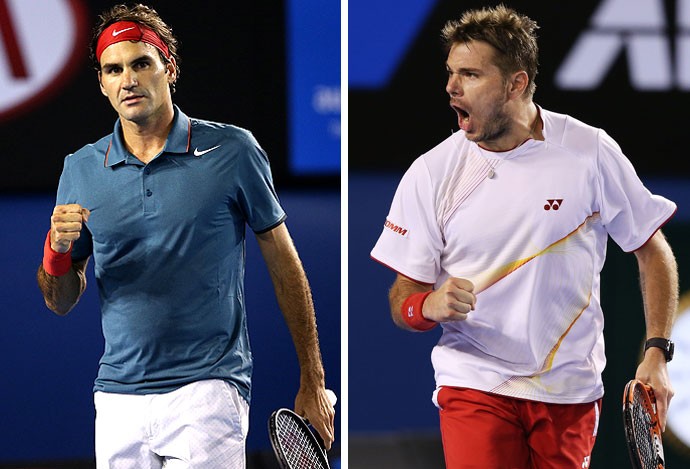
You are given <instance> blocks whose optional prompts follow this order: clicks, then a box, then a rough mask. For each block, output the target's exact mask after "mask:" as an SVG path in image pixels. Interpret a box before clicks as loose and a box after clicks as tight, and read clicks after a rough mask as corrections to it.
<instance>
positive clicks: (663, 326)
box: [635, 231, 678, 428]
mask: <svg viewBox="0 0 690 469" xmlns="http://www.w3.org/2000/svg"><path fill="white" fill-rule="evenodd" d="M635 256H637V263H638V265H639V268H640V286H641V289H642V298H643V300H644V312H645V323H646V327H647V335H646V337H647V338H648V339H649V338H651V337H665V338H670V337H671V328H672V326H673V321H674V317H675V313H676V311H677V309H678V267H677V265H676V260H675V257H674V256H673V252H672V251H671V247H670V246H669V244H668V242H667V241H666V238H664V235H663V234H662V233H661V231H657V233H656V234H655V235H654V236H652V238H651V239H650V240H649V241H648V242H647V244H645V245H644V246H643V247H641V248H640V249H638V250H637V251H635ZM635 377H636V378H637V379H639V380H641V381H643V382H645V383H648V384H650V385H651V386H652V388H653V389H654V393H655V395H656V398H657V407H658V412H659V419H660V422H661V426H662V428H666V413H667V410H668V405H669V403H670V402H671V398H672V397H673V388H672V387H671V382H670V380H669V376H668V370H667V368H666V359H665V357H664V354H663V352H662V350H661V349H658V348H656V347H650V348H649V349H648V350H647V352H646V353H645V356H644V358H643V360H642V363H640V365H639V366H638V368H637V373H636V375H635Z"/></svg>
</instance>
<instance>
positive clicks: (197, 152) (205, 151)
mask: <svg viewBox="0 0 690 469" xmlns="http://www.w3.org/2000/svg"><path fill="white" fill-rule="evenodd" d="M216 148H220V145H216V146H215V147H213V148H209V149H208V150H201V151H200V150H199V149H198V148H195V149H194V156H201V155H205V154H206V153H208V152H209V151H213V150H215V149H216Z"/></svg>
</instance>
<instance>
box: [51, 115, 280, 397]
mask: <svg viewBox="0 0 690 469" xmlns="http://www.w3.org/2000/svg"><path fill="white" fill-rule="evenodd" d="M57 203H58V204H69V203H77V204H80V205H82V206H83V207H86V208H88V209H89V210H91V217H90V218H89V221H88V223H86V225H85V228H84V229H83V231H82V234H81V237H80V238H79V240H77V241H76V242H75V243H74V245H73V248H72V259H73V260H82V259H85V258H87V257H89V256H92V257H93V264H94V271H95V277H96V283H97V286H98V291H99V295H100V306H101V323H102V327H103V335H104V337H105V351H104V353H103V356H102V358H101V360H100V362H99V369H98V377H97V378H96V381H95V386H94V389H95V390H96V391H105V392H116V393H125V394H149V393H160V392H169V391H172V390H174V389H177V388H178V387H180V386H183V385H185V384H188V383H191V382H194V381H198V380H202V379H213V378H220V379H223V380H226V381H229V382H230V383H231V384H233V385H235V386H236V387H237V389H238V390H239V392H240V394H241V395H242V396H243V397H244V398H245V399H246V400H247V401H249V395H250V378H251V370H252V357H251V352H250V349H249V339H248V335H247V322H246V315H245V305H244V301H245V300H244V265H245V226H249V227H250V229H251V230H253V231H254V232H256V233H261V232H265V231H268V230H270V229H272V228H274V227H276V226H278V225H279V224H280V223H282V222H283V221H284V219H285V212H284V211H283V209H282V208H281V206H280V203H279V200H278V197H277V195H276V192H275V190H274V188H273V182H272V178H271V172H270V168H269V162H268V158H267V156H266V154H265V153H264V151H263V150H262V149H261V147H260V146H259V144H258V143H257V141H256V140H255V139H254V137H253V136H252V134H251V133H250V132H248V131H247V130H244V129H241V128H238V127H235V126H232V125H226V124H219V123H215V122H208V121H203V120H199V119H193V118H189V117H187V116H186V115H185V114H183V113H182V112H181V111H180V109H179V108H177V107H175V117H174V122H173V127H172V130H171V131H170V134H169V135H168V139H167V142H166V144H165V147H164V149H163V151H162V152H161V153H160V154H159V155H158V156H157V157H156V158H155V159H153V160H152V161H151V162H150V163H149V164H146V165H145V164H143V163H142V162H141V161H139V160H138V159H137V158H135V157H134V156H133V155H132V154H130V153H129V152H128V151H127V150H126V148H125V145H124V142H123V140H122V128H121V125H120V121H119V120H118V121H117V122H116V123H115V129H114V132H113V133H112V134H111V135H108V136H106V137H104V138H102V139H101V140H99V141H98V142H96V143H94V144H91V145H86V146H85V147H83V148H81V149H80V150H79V151H77V152H76V153H74V154H71V155H69V156H67V157H66V158H65V163H64V169H63V172H62V176H61V177H60V185H59V188H58V195H57Z"/></svg>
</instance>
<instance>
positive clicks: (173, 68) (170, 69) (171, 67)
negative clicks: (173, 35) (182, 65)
mask: <svg viewBox="0 0 690 469" xmlns="http://www.w3.org/2000/svg"><path fill="white" fill-rule="evenodd" d="M165 68H166V69H167V71H166V73H167V74H168V83H175V82H176V81H177V62H175V57H170V60H169V61H168V62H166V63H165Z"/></svg>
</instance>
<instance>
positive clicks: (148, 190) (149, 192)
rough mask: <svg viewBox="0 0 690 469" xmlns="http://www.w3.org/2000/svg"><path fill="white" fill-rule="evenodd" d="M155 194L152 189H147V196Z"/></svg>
mask: <svg viewBox="0 0 690 469" xmlns="http://www.w3.org/2000/svg"><path fill="white" fill-rule="evenodd" d="M152 195H153V192H151V189H146V197H151V196H152Z"/></svg>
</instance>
